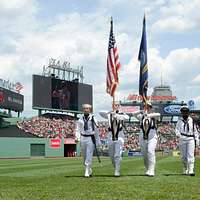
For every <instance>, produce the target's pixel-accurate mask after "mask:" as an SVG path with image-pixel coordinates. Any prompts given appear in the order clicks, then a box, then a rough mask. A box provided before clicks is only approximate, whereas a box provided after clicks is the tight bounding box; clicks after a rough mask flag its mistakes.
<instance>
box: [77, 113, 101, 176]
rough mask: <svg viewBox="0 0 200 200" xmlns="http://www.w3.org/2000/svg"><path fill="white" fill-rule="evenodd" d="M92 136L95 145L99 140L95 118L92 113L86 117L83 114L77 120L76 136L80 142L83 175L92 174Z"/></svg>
mask: <svg viewBox="0 0 200 200" xmlns="http://www.w3.org/2000/svg"><path fill="white" fill-rule="evenodd" d="M93 136H94V137H95V140H96V145H97V146H99V145H100V144H101V142H100V138H99V130H98V127H97V121H96V119H95V118H94V116H93V115H92V114H90V115H89V116H88V117H85V116H84V115H83V116H82V117H81V118H80V119H79V120H78V121H77V126H76V138H77V140H78V141H80V143H81V154H82V156H83V159H84V165H85V177H89V176H90V175H92V157H93V152H94V143H93V141H92V137H93Z"/></svg>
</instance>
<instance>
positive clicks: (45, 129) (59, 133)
mask: <svg viewBox="0 0 200 200" xmlns="http://www.w3.org/2000/svg"><path fill="white" fill-rule="evenodd" d="M17 126H18V128H19V129H21V130H23V131H25V132H27V133H31V134H33V135H35V136H38V137H45V138H62V137H64V138H74V137H75V120H72V119H68V118H48V117H33V118H32V119H30V120H24V121H22V122H17Z"/></svg>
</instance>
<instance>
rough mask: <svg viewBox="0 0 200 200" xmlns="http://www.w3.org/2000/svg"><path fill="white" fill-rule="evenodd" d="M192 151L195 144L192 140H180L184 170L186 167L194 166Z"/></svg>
mask: <svg viewBox="0 0 200 200" xmlns="http://www.w3.org/2000/svg"><path fill="white" fill-rule="evenodd" d="M194 150H195V142H194V139H193V138H191V139H189V140H183V139H180V152H181V160H182V162H183V165H184V167H185V168H187V166H188V165H191V164H194V161H195V157H194Z"/></svg>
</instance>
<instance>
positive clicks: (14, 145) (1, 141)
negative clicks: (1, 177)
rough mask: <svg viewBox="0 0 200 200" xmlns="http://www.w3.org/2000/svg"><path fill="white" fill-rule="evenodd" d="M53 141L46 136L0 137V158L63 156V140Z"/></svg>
mask: <svg viewBox="0 0 200 200" xmlns="http://www.w3.org/2000/svg"><path fill="white" fill-rule="evenodd" d="M55 142H56V141H54V144H53V143H52V141H51V139H46V138H14V137H0V158H30V157H31V156H43V157H63V156H64V141H63V140H60V143H59V144H56V143H55ZM56 145H57V146H56Z"/></svg>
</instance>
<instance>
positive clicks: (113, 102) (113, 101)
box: [112, 93, 115, 111]
mask: <svg viewBox="0 0 200 200" xmlns="http://www.w3.org/2000/svg"><path fill="white" fill-rule="evenodd" d="M114 104H115V93H114V94H113V99H112V109H113V111H114Z"/></svg>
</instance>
